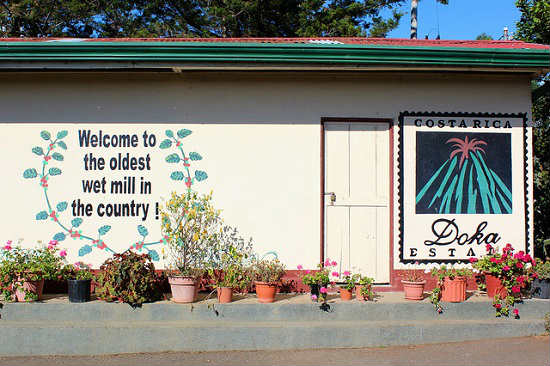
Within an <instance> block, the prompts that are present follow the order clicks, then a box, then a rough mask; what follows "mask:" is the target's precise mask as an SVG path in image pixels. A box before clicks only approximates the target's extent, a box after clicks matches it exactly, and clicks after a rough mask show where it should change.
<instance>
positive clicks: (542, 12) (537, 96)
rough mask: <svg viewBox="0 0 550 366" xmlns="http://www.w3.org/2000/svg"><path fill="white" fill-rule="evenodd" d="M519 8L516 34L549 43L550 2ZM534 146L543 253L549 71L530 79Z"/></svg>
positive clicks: (521, 0)
mask: <svg viewBox="0 0 550 366" xmlns="http://www.w3.org/2000/svg"><path fill="white" fill-rule="evenodd" d="M516 6H517V7H518V9H519V10H520V12H521V18H520V20H519V21H518V23H517V33H516V38H519V39H522V40H524V41H527V42H536V43H543V44H550V2H548V1H547V0H518V1H516ZM533 121H534V127H535V128H534V129H533V147H534V155H535V159H534V160H535V163H534V176H535V189H534V196H535V242H536V245H537V250H538V253H537V254H538V255H539V256H541V255H542V245H543V244H542V242H543V240H544V239H548V238H550V225H549V223H550V74H547V75H544V76H542V77H541V78H540V79H539V80H538V81H537V82H535V83H533Z"/></svg>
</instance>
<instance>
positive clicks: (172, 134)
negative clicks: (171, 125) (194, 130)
mask: <svg viewBox="0 0 550 366" xmlns="http://www.w3.org/2000/svg"><path fill="white" fill-rule="evenodd" d="M165 133H166V136H168V137H174V133H173V132H172V130H166V132H165Z"/></svg>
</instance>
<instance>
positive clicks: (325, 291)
mask: <svg viewBox="0 0 550 366" xmlns="http://www.w3.org/2000/svg"><path fill="white" fill-rule="evenodd" d="M319 292H321V293H322V294H326V293H327V292H328V291H327V288H326V287H325V286H323V287H321V288H320V289H319Z"/></svg>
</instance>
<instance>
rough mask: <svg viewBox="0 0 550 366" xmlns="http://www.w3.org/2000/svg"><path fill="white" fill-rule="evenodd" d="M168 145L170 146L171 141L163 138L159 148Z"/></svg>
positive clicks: (167, 146)
mask: <svg viewBox="0 0 550 366" xmlns="http://www.w3.org/2000/svg"><path fill="white" fill-rule="evenodd" d="M170 146H172V141H171V140H168V139H166V140H163V141H162V142H161V143H160V145H159V147H160V148H161V149H168V148H169V147H170Z"/></svg>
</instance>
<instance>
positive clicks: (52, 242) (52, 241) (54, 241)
mask: <svg viewBox="0 0 550 366" xmlns="http://www.w3.org/2000/svg"><path fill="white" fill-rule="evenodd" d="M48 244H49V245H57V240H50V242H49V243H48Z"/></svg>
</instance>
